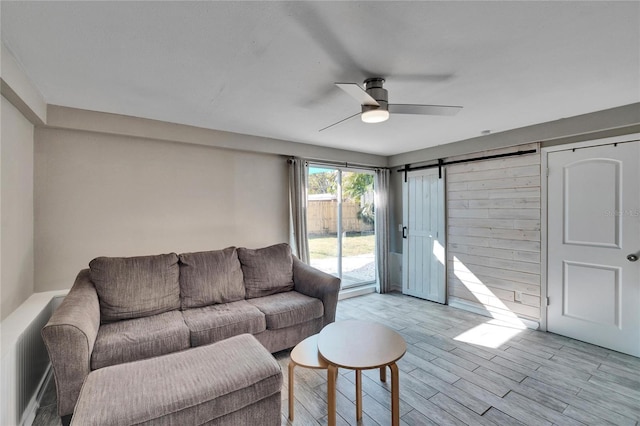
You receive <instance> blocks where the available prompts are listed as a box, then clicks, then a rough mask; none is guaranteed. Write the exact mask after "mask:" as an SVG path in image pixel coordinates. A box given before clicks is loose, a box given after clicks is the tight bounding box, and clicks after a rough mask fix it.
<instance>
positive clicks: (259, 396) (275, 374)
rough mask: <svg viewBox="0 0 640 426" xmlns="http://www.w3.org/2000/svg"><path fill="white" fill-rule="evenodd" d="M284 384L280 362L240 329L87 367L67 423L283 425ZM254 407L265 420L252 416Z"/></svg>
mask: <svg viewBox="0 0 640 426" xmlns="http://www.w3.org/2000/svg"><path fill="white" fill-rule="evenodd" d="M281 389H282V371H281V369H280V365H279V364H278V362H277V361H276V360H275V358H274V357H273V356H272V355H271V354H270V353H269V352H268V351H267V350H266V349H265V348H264V347H263V346H262V345H261V344H260V343H258V341H257V340H256V339H255V338H254V337H253V336H249V335H246V334H245V335H242V336H235V337H232V338H230V339H227V340H224V341H222V342H218V343H216V344H213V345H207V346H201V347H198V348H193V349H190V350H188V351H182V352H179V353H174V354H169V355H165V356H160V357H156V358H152V359H148V360H144V361H138V362H132V363H127V364H121V365H114V366H111V367H107V368H103V369H100V370H97V371H93V372H91V373H90V374H89V376H87V378H86V380H85V381H84V384H83V385H82V390H81V392H80V397H79V398H78V403H77V405H76V408H75V411H74V414H73V418H72V420H71V421H72V423H71V424H72V425H80V426H86V425H151V424H153V425H202V424H211V423H213V424H227V425H229V424H233V425H239V424H247V425H249V424H251V425H254V424H256V425H257V424H260V425H269V426H273V425H280V423H281V417H280V405H281V402H280V399H281V398H280V392H281ZM261 401H266V404H260V402H261ZM256 404H257V405H256ZM258 408H261V409H262V419H261V420H260V421H259V422H256V421H255V418H256V417H257V415H256V413H255V410H257V409H258ZM245 409H246V410H248V412H243V411H244V410H245ZM236 412H239V413H238V415H236V416H233V415H231V416H229V415H230V414H231V413H236ZM225 416H229V417H225ZM216 419H220V420H219V421H216ZM239 419H241V420H239ZM246 419H252V420H253V421H252V422H251V423H248V422H242V420H246ZM227 420H228V421H227ZM234 420H235V421H234ZM210 422H211V423H210Z"/></svg>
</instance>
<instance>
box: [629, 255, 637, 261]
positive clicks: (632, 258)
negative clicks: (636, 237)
mask: <svg viewBox="0 0 640 426" xmlns="http://www.w3.org/2000/svg"><path fill="white" fill-rule="evenodd" d="M627 260H628V261H629V262H635V261H636V260H638V255H636V254H630V255H628V256H627Z"/></svg>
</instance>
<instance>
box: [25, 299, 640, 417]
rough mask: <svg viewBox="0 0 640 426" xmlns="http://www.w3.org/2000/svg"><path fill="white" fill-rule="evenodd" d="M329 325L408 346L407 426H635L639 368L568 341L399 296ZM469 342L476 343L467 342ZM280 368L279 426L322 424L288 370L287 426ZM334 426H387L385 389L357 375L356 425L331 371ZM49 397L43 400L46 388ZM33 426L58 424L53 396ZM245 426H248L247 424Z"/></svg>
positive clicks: (311, 376) (311, 377) (347, 383)
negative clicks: (356, 328)
mask: <svg viewBox="0 0 640 426" xmlns="http://www.w3.org/2000/svg"><path fill="white" fill-rule="evenodd" d="M336 319H337V320H346V319H362V320H367V321H376V322H379V323H382V324H386V325H387V326H389V327H391V328H393V329H394V330H396V331H397V332H398V333H400V334H401V335H402V336H403V337H404V338H405V340H406V342H407V353H406V354H405V356H404V357H403V358H402V359H401V360H400V361H399V362H398V367H399V368H400V370H401V372H400V416H401V424H402V425H404V426H407V425H416V426H417V425H494V424H498V425H532V426H540V425H638V424H639V422H640V359H639V358H635V357H632V356H628V355H624V354H621V353H618V352H614V351H611V350H608V349H603V348H601V347H598V346H594V345H590V344H587V343H583V342H580V341H577V340H573V339H569V338H567V337H563V336H559V335H555V334H551V333H543V332H539V331H533V330H518V329H514V328H510V327H505V326H502V325H498V324H497V323H496V321H492V320H491V319H490V318H487V317H483V316H479V315H475V314H472V313H469V312H465V311H461V310H458V309H454V308H450V307H448V306H444V305H439V304H436V303H431V302H427V301H423V300H420V299H416V298H413V297H408V296H403V295H401V294H398V293H392V294H388V295H379V294H371V295H366V296H360V297H356V298H352V299H347V300H342V301H340V302H339V303H338V312H337V318H336ZM474 342H475V343H474ZM275 357H276V359H277V360H278V361H279V363H280V365H281V366H282V371H283V374H284V384H283V388H282V416H281V417H282V425H291V424H292V425H305V426H306V425H309V426H312V425H326V424H327V405H326V399H327V396H326V386H327V383H326V371H323V370H311V369H305V368H300V367H298V368H296V370H295V399H296V400H295V419H294V422H293V423H291V422H289V421H288V389H287V365H288V363H289V351H283V352H279V353H277V354H275ZM337 386H338V394H337V413H338V416H337V420H338V423H337V424H338V425H358V424H362V425H389V424H390V419H391V412H390V387H389V380H387V382H386V383H383V382H380V380H379V373H378V371H377V370H369V371H365V372H364V373H363V384H362V388H363V419H362V421H361V422H359V423H358V422H356V420H355V375H354V373H353V372H351V371H348V370H343V369H341V370H340V376H339V378H338V385H337ZM48 394H51V389H49V391H48ZM45 401H46V402H47V403H48V405H44V404H43V406H42V407H41V408H40V409H39V411H38V414H37V416H36V420H35V422H34V425H37V426H49V425H58V424H60V423H59V419H58V418H57V417H55V396H53V397H51V396H49V397H45ZM252 426H253V425H252Z"/></svg>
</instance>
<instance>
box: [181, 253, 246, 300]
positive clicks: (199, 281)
mask: <svg viewBox="0 0 640 426" xmlns="http://www.w3.org/2000/svg"><path fill="white" fill-rule="evenodd" d="M180 297H181V298H182V309H189V308H200V307H202V306H207V305H213V304H215V303H228V302H235V301H237V300H244V280H243V276H242V268H241V266H240V261H239V260H238V254H237V252H236V248H235V247H227V248H226V249H223V250H212V251H201V252H197V253H182V254H181V255H180Z"/></svg>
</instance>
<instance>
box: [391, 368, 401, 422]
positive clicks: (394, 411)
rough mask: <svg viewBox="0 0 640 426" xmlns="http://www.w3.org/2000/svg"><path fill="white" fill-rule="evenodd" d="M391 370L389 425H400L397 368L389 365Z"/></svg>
mask: <svg viewBox="0 0 640 426" xmlns="http://www.w3.org/2000/svg"><path fill="white" fill-rule="evenodd" d="M389 368H390V369H391V425H392V426H399V425H400V377H399V375H398V374H399V373H398V366H397V365H396V363H395V362H394V363H393V364H391V365H389Z"/></svg>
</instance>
